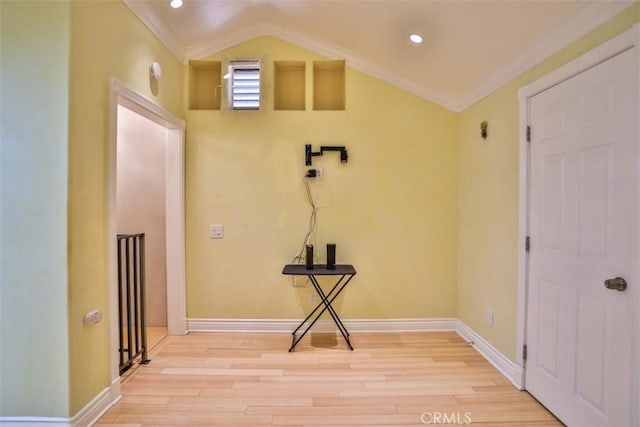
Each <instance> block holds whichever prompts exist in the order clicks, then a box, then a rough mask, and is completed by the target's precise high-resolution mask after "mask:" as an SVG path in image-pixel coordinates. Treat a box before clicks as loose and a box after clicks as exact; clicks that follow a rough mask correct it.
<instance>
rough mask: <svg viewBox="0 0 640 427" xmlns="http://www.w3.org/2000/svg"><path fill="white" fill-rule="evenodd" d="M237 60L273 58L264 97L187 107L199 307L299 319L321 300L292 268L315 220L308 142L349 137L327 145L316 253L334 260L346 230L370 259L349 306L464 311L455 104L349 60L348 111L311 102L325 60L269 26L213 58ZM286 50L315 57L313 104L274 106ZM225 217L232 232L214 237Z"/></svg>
mask: <svg viewBox="0 0 640 427" xmlns="http://www.w3.org/2000/svg"><path fill="white" fill-rule="evenodd" d="M234 58H242V59H246V58H257V59H263V60H264V61H263V63H264V66H265V69H264V71H265V78H264V86H265V93H266V98H265V99H264V102H265V108H264V109H263V111H261V112H259V113H256V112H232V111H224V110H223V111H189V112H188V113H187V129H188V132H187V149H186V150H187V151H186V222H187V235H186V240H187V241H186V243H187V247H186V250H187V260H186V261H187V301H188V302H187V315H188V317H190V318H296V319H298V318H300V317H301V316H303V314H305V312H306V310H308V305H307V303H306V302H307V299H308V298H307V292H308V288H302V287H301V288H294V287H293V286H292V282H291V280H290V279H289V278H287V277H283V276H282V275H281V271H282V267H283V265H284V264H286V263H289V262H291V260H292V258H293V257H294V256H295V255H296V254H297V253H298V252H299V251H300V249H301V246H302V244H303V240H304V237H305V234H306V232H307V223H308V219H309V214H310V207H309V205H308V204H307V201H306V195H305V189H304V185H303V182H302V177H303V175H304V172H305V171H306V168H305V165H304V145H305V144H312V145H313V149H314V151H317V150H318V149H319V147H320V145H321V144H322V145H345V146H346V147H347V149H348V152H349V156H350V157H349V162H348V163H347V164H340V162H339V156H338V153H326V154H325V155H324V156H323V157H314V159H313V165H314V166H318V167H323V168H324V178H323V180H322V181H321V182H318V183H316V182H313V183H312V184H311V187H312V191H313V192H314V195H315V197H316V198H317V202H318V204H319V205H320V209H319V210H318V233H317V236H316V239H315V244H316V252H317V253H318V252H319V255H320V256H321V258H323V260H324V256H325V255H324V253H325V244H326V243H328V242H334V243H336V244H337V262H338V263H352V264H354V265H355V267H356V269H357V270H358V275H357V276H356V278H355V279H354V281H353V282H352V284H351V285H350V286H349V288H348V289H347V291H346V292H345V294H344V297H343V298H342V300H341V301H340V302H339V307H340V313H341V315H342V316H343V317H344V318H381V319H388V318H424V317H452V316H455V301H456V251H457V247H456V246H457V238H456V231H457V215H456V212H457V156H458V153H457V116H456V114H454V113H452V112H450V111H447V110H446V109H444V108H442V107H439V106H437V105H435V104H432V103H430V102H427V101H425V100H423V99H421V98H419V97H416V96H413V95H411V94H409V93H407V92H405V91H402V90H400V89H397V88H395V87H393V86H391V85H388V84H385V83H383V82H381V81H379V80H376V79H374V78H372V77H369V76H367V75H365V74H363V73H360V72H357V71H355V70H353V69H350V68H348V67H347V70H346V111H311V108H312V107H311V106H312V105H313V104H312V93H313V91H312V87H311V81H312V74H311V68H312V63H311V61H312V60H317V59H322V58H320V57H319V56H317V55H315V54H314V53H312V52H309V51H307V50H305V49H302V48H298V47H295V46H292V45H290V44H287V43H285V42H283V41H280V40H278V39H276V38H271V37H261V38H258V39H254V40H251V41H249V42H246V43H243V44H241V45H238V46H236V47H234V48H231V49H229V50H226V51H223V52H220V53H219V54H217V55H215V56H212V57H211V58H209V60H228V59H234ZM273 61H306V65H307V78H306V83H307V90H306V93H307V99H306V105H307V111H273V109H272V104H273V97H272V92H273V84H272V77H273ZM347 65H348V64H347ZM186 74H187V75H188V73H186ZM185 93H188V92H187V91H185ZM216 223H220V224H223V225H224V227H225V237H224V238H223V239H221V240H213V239H209V237H208V225H209V224H216ZM303 283H304V281H302V282H301V283H298V284H303ZM309 287H310V285H309Z"/></svg>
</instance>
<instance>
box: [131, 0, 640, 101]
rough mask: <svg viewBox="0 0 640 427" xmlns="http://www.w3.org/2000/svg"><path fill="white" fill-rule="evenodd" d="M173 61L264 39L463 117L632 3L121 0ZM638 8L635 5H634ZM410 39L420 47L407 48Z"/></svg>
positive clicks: (591, 0)
mask: <svg viewBox="0 0 640 427" xmlns="http://www.w3.org/2000/svg"><path fill="white" fill-rule="evenodd" d="M124 1H125V3H126V4H127V5H128V6H129V8H130V9H131V10H132V11H133V12H134V13H135V14H136V15H137V16H138V17H139V18H140V19H141V21H142V22H143V23H145V25H147V27H149V29H150V30H151V31H152V32H154V34H156V36H157V37H158V38H159V39H160V40H161V41H163V42H164V44H165V45H166V46H167V47H168V48H169V49H171V50H172V51H173V52H174V54H175V55H176V56H177V57H178V58H179V59H180V60H181V61H187V60H189V59H198V58H202V57H205V56H208V55H211V54H213V53H216V52H219V51H221V50H223V49H226V48H228V47H231V46H233V45H235V44H238V43H241V42H244V41H247V40H249V39H252V38H254V37H257V36H262V35H271V36H276V37H279V38H281V39H283V40H286V41H289V42H291V43H294V44H297V45H299V46H302V47H305V48H307V49H310V50H312V51H315V52H317V53H320V54H322V55H326V56H328V57H334V58H343V59H346V60H347V64H348V65H349V66H351V67H353V68H355V69H359V70H361V71H364V72H367V73H369V74H371V75H373V76H375V77H377V78H380V79H382V80H385V81H387V82H389V83H392V84H394V85H397V86H399V87H401V88H403V89H406V90H409V91H411V92H413V93H415V94H417V95H419V96H422V97H423V98H426V99H428V100H431V101H433V102H436V103H439V104H441V105H443V106H445V107H447V108H450V109H452V110H454V111H461V110H463V109H464V108H466V107H468V106H470V105H471V104H473V103H474V102H476V101H478V100H479V99H481V98H482V97H484V96H486V95H487V94H489V93H490V92H491V91H493V90H495V89H496V88H497V87H499V86H500V85H502V84H504V83H506V82H507V81H509V80H510V79H512V78H514V77H516V76H517V75H518V74H520V73H521V72H523V71H525V70H526V69H528V68H530V67H531V66H533V65H535V64H536V63H537V62H539V61H540V60H542V59H544V58H545V57H547V56H549V55H550V54H552V53H554V52H556V51H557V50H559V49H561V48H562V47H564V46H566V45H567V44H569V43H571V42H572V41H574V40H576V39H577V38H578V37H580V36H581V35H583V34H585V33H586V32H588V31H589V30H591V29H593V28H594V27H596V26H597V25H599V24H600V23H602V22H604V21H606V20H607V19H609V18H610V17H612V16H613V15H615V14H616V13H619V12H621V11H622V10H624V9H625V8H627V7H629V6H630V5H632V4H633V3H634V2H635V1H631V0H600V1H598V0H595V1H594V0H570V1H567V0H517V1H516V0H513V1H504V0H503V1H489V0H184V5H183V6H182V7H181V8H179V9H173V8H171V7H170V6H169V0H124ZM636 1H637V0H636ZM412 32H417V33H420V34H421V35H423V36H424V43H422V44H421V45H414V44H412V43H410V42H409V41H408V36H409V34H410V33H412Z"/></svg>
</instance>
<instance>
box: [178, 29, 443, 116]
mask: <svg viewBox="0 0 640 427" xmlns="http://www.w3.org/2000/svg"><path fill="white" fill-rule="evenodd" d="M261 36H271V37H277V38H279V39H281V40H284V41H286V42H288V43H291V44H294V45H296V46H300V47H302V48H304V49H307V50H310V51H312V52H315V53H317V54H319V55H322V56H326V57H328V58H333V59H344V60H345V61H346V62H347V63H348V65H349V67H351V68H353V69H354V70H358V71H362V72H363V73H366V74H369V75H370V76H373V77H375V78H377V79H379V80H382V81H384V82H387V83H389V84H392V85H394V86H397V87H399V88H401V89H404V90H406V91H408V92H411V93H414V94H416V95H418V96H420V97H422V98H424V99H426V100H428V101H431V102H435V103H437V104H439V105H442V106H443V107H446V108H449V109H454V107H455V105H454V103H452V102H451V99H450V97H449V96H447V95H445V94H444V93H441V92H438V91H435V90H433V89H430V88H428V87H425V86H424V85H423V84H420V83H416V82H413V81H411V80H408V79H405V78H403V77H400V76H398V75H396V74H395V73H392V72H389V71H388V70H386V69H385V68H383V67H379V66H377V65H376V64H375V63H373V62H371V61H368V60H366V59H365V58H362V57H360V56H358V55H357V54H356V53H355V52H352V51H349V50H346V49H342V48H340V47H337V46H331V45H328V44H326V43H324V42H323V41H321V40H318V39H316V38H314V37H313V36H311V35H309V34H304V33H302V32H299V31H291V30H287V29H284V28H282V27H280V26H277V25H273V24H270V23H266V22H263V23H261V24H258V25H253V26H251V27H248V28H243V29H240V30H238V31H235V32H233V33H229V34H228V35H227V36H226V37H224V38H217V39H213V40H210V41H209V40H208V41H205V42H202V43H198V44H195V45H192V46H189V47H187V48H186V50H185V53H186V58H187V59H202V58H206V57H207V56H210V55H213V54H215V53H217V52H221V51H223V50H225V49H228V48H230V47H232V46H235V45H237V44H239V43H242V42H245V41H247V40H251V39H253V38H256V37H261Z"/></svg>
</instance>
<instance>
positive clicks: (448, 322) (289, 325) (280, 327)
mask: <svg viewBox="0 0 640 427" xmlns="http://www.w3.org/2000/svg"><path fill="white" fill-rule="evenodd" d="M301 321H302V319H188V320H187V325H188V329H189V332H230V333H242V332H246V333H252V332H253V333H291V331H293V330H294V329H295V328H296V327H297V326H298V325H299V324H300V322H301ZM343 323H344V325H345V326H346V327H347V329H348V330H349V332H435V331H455V330H456V326H457V320H456V319H450V318H443V319H384V320H383V319H346V320H343ZM333 330H336V328H335V325H334V324H333V322H332V321H331V320H319V321H318V322H317V323H316V324H315V325H314V331H333Z"/></svg>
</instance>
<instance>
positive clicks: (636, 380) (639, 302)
mask: <svg viewBox="0 0 640 427" xmlns="http://www.w3.org/2000/svg"><path fill="white" fill-rule="evenodd" d="M631 31H632V32H633V37H634V44H635V46H636V64H638V69H637V73H638V74H637V79H638V88H637V90H638V95H637V97H636V99H637V103H638V119H637V121H636V122H637V126H638V127H637V130H636V132H637V133H638V153H640V48H639V47H640V25H638V24H636V25H635V26H634V27H633V28H632V30H631ZM636 180H637V189H638V193H637V194H636V212H638V213H640V176H637V177H636ZM634 234H635V236H636V241H635V247H634V248H633V249H634V253H635V258H636V260H637V259H638V254H640V220H639V219H637V218H636V230H634ZM633 273H634V276H635V277H634V278H633V279H632V280H633V281H634V282H635V283H636V286H635V310H633V312H634V316H635V319H634V320H635V322H634V323H635V325H636V331H635V333H634V334H633V336H634V337H635V339H634V340H633V342H632V343H631V345H632V350H631V360H636V361H637V360H640V292H638V286H637V284H638V283H640V264H639V263H637V262H636V265H635V269H634V272H633ZM631 369H632V371H631V375H632V379H631V384H632V385H631V402H636V404H635V405H633V404H632V405H631V414H630V415H629V420H630V421H631V422H630V423H629V424H630V425H633V426H640V405H638V404H637V402H640V365H639V364H638V363H633V364H632V368H631Z"/></svg>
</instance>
